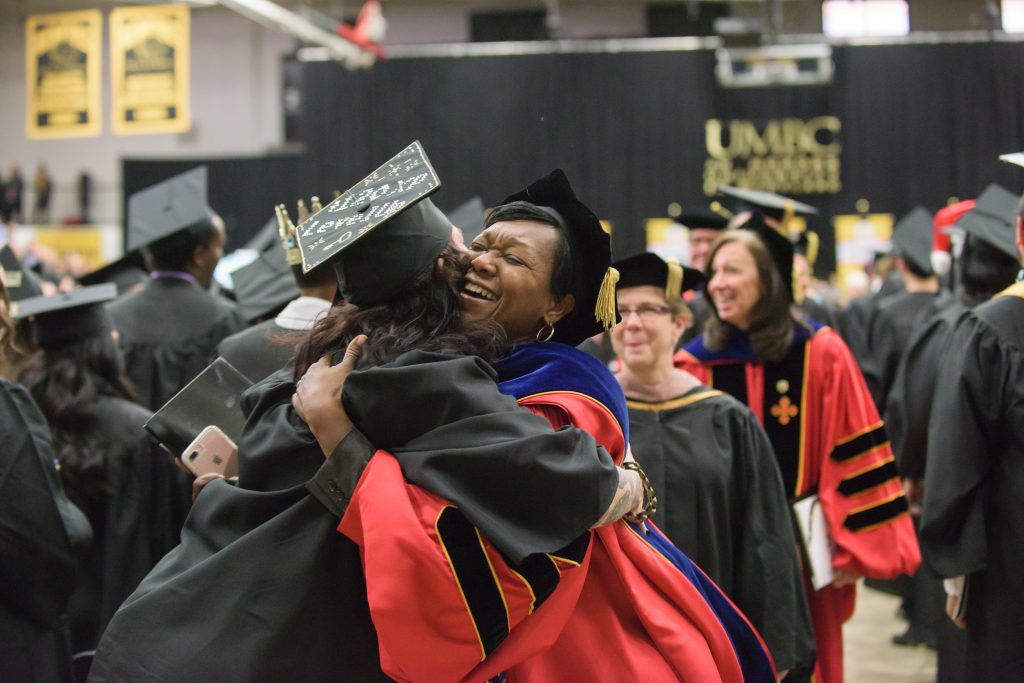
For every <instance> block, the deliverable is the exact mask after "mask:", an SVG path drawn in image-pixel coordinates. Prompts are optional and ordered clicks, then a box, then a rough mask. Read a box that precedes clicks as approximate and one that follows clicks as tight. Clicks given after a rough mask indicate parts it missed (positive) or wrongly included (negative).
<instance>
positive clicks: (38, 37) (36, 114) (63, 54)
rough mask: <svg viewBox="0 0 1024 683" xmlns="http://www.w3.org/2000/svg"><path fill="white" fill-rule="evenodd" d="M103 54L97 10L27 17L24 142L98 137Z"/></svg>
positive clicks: (101, 21) (101, 32) (101, 33)
mask: <svg viewBox="0 0 1024 683" xmlns="http://www.w3.org/2000/svg"><path fill="white" fill-rule="evenodd" d="M102 50H103V16H102V15H101V14H100V11H99V10H86V11H84V12H60V13H57V14H40V15H36V16H31V17H29V18H28V20H27V21H26V22H25V63H26V66H27V69H26V71H27V73H26V76H25V84H26V91H27V92H26V103H27V107H26V120H25V133H26V135H27V136H28V137H29V138H33V139H38V138H61V137H75V136H81V137H85V136H93V135H99V134H100V132H101V131H102V129H103V123H102V114H101V110H100V91H101V89H102V82H101V63H102V61H103V53H102Z"/></svg>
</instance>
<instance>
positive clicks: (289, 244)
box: [274, 197, 324, 266]
mask: <svg viewBox="0 0 1024 683" xmlns="http://www.w3.org/2000/svg"><path fill="white" fill-rule="evenodd" d="M309 205H310V208H308V209H307V208H306V202H305V201H304V200H302V199H300V200H299V201H298V205H297V207H296V210H297V212H298V217H299V225H302V224H303V223H304V222H306V220H307V219H308V218H309V217H310V216H313V215H316V214H317V213H319V212H320V210H321V209H322V208H324V207H323V205H322V204H321V203H320V198H319V197H312V198H311V199H310V200H309ZM274 213H275V214H276V215H277V231H278V234H279V235H280V236H281V247H282V248H283V249H284V253H285V259H286V260H287V261H288V265H289V266H297V265H300V264H301V263H302V252H301V251H299V240H298V237H297V235H296V232H295V224H294V223H292V218H291V216H289V215H288V209H286V208H285V206H284V204H278V205H277V206H275V207H274Z"/></svg>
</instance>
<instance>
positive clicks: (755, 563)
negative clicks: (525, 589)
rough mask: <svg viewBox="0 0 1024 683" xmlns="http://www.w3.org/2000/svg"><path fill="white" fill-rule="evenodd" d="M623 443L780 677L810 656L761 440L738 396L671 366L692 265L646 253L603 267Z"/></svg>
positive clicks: (675, 530)
mask: <svg viewBox="0 0 1024 683" xmlns="http://www.w3.org/2000/svg"><path fill="white" fill-rule="evenodd" d="M614 267H615V268H616V269H617V270H618V271H619V274H620V280H619V287H618V292H617V294H618V296H617V298H618V308H619V315H620V317H621V322H620V323H619V324H618V325H616V326H615V327H614V328H613V329H612V332H611V338H612V344H613V345H614V347H615V352H616V354H617V355H618V357H619V360H620V362H621V364H622V367H621V369H620V371H619V372H618V373H617V374H616V379H618V380H619V384H621V385H622V389H623V391H624V392H625V394H626V405H627V406H628V408H629V426H630V442H631V444H632V449H633V454H634V457H635V458H636V460H637V462H639V463H640V464H641V466H642V467H643V468H644V471H645V472H647V475H648V477H649V478H650V480H651V483H652V484H653V485H654V488H655V491H656V492H657V494H658V502H659V505H658V510H657V512H656V513H655V515H654V521H655V523H656V524H657V525H658V527H660V528H661V530H662V531H664V532H665V535H667V536H668V537H669V539H671V540H672V542H673V543H675V544H676V546H678V547H679V548H680V549H681V550H683V551H684V552H685V553H687V554H688V555H689V556H690V557H691V558H692V559H693V561H694V562H696V563H697V565H699V566H700V567H701V569H703V570H704V571H705V572H707V573H708V575H709V576H710V577H711V578H712V580H714V582H715V583H716V584H718V586H719V587H720V588H721V589H722V590H723V591H724V592H725V593H726V594H727V595H728V596H729V597H730V598H731V599H732V601H733V602H735V603H736V605H737V606H738V607H739V608H740V609H741V610H742V611H743V613H744V614H745V615H746V616H747V618H748V619H749V620H750V622H751V624H753V625H754V627H755V628H757V629H758V631H759V632H760V633H761V636H762V637H763V638H764V640H765V644H766V645H767V646H768V649H769V650H770V651H771V653H772V657H773V658H774V660H775V666H776V669H777V671H779V672H780V677H781V676H783V675H785V672H786V671H787V670H809V669H810V668H811V667H812V666H813V664H814V635H813V633H812V632H811V625H810V616H809V614H808V611H807V604H806V600H805V598H804V595H803V588H802V586H801V578H800V569H799V565H798V564H797V559H796V554H795V553H794V552H793V548H794V544H795V540H794V538H793V530H792V523H791V521H790V518H789V510H788V509H787V504H786V497H785V494H784V492H783V489H782V478H781V475H780V474H779V469H778V466H777V465H776V464H775V457H774V455H773V454H772V449H771V443H770V442H769V441H768V437H767V436H766V435H765V433H764V430H763V429H761V427H760V425H758V423H757V419H756V418H755V417H754V415H753V413H751V412H750V411H749V410H748V409H747V408H746V407H744V406H743V405H742V404H741V403H740V402H739V401H737V400H735V399H733V398H732V397H731V396H729V395H727V394H724V393H723V392H721V391H716V390H713V389H709V388H708V387H706V386H704V385H703V384H701V383H700V381H699V380H697V378H696V377H694V376H693V375H691V374H690V373H688V372H686V371H685V370H680V369H677V368H675V367H674V365H673V361H672V354H673V352H674V351H675V349H676V345H677V343H678V340H679V337H680V336H681V335H682V334H683V332H684V331H685V329H686V327H687V324H688V323H689V322H690V319H691V318H690V311H689V309H688V308H687V306H686V303H685V302H684V301H683V299H682V293H683V292H685V291H688V290H690V289H692V288H694V287H696V286H697V285H699V284H700V283H701V281H703V279H704V277H703V275H702V274H701V273H700V272H698V271H696V270H692V269H690V268H683V267H682V266H681V265H679V264H678V263H676V262H670V263H666V262H665V261H663V260H662V259H661V258H659V257H658V256H657V255H655V254H639V255H636V256H633V257H630V258H627V259H624V260H622V261H619V262H618V263H616V264H615V266H614Z"/></svg>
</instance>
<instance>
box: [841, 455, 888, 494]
mask: <svg viewBox="0 0 1024 683" xmlns="http://www.w3.org/2000/svg"><path fill="white" fill-rule="evenodd" d="M898 476H899V471H898V470H897V469H896V463H895V462H893V461H892V460H886V461H885V462H883V463H880V464H879V465H878V466H877V467H873V468H872V469H870V470H867V471H866V472H861V473H859V474H856V475H854V476H852V477H849V478H846V479H843V480H842V481H841V482H840V483H839V493H841V494H843V495H844V496H856V495H858V494H861V493H864V492H865V491H869V490H871V489H873V488H875V487H876V486H881V485H882V484H884V483H886V482H887V481H889V480H891V479H895V478H896V477H898Z"/></svg>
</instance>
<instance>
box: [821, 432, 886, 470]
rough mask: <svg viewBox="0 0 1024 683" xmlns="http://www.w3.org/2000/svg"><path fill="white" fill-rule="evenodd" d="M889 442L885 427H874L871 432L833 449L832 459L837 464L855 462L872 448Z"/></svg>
mask: <svg viewBox="0 0 1024 683" xmlns="http://www.w3.org/2000/svg"><path fill="white" fill-rule="evenodd" d="M888 440H889V437H888V435H886V433H885V427H884V426H883V425H882V424H881V423H879V424H878V426H877V427H873V428H872V429H870V430H869V431H867V432H864V433H863V434H860V435H858V436H856V437H854V438H853V439H850V440H849V441H846V442H844V443H840V444H839V445H837V446H836V447H835V448H833V449H832V459H833V460H835V461H836V462H846V461H847V460H853V459H854V458H856V457H857V456H858V455H863V454H864V453H867V452H868V451H870V450H871V449H872V448H876V447H878V446H881V445H882V444H884V443H885V442H886V441H888Z"/></svg>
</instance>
